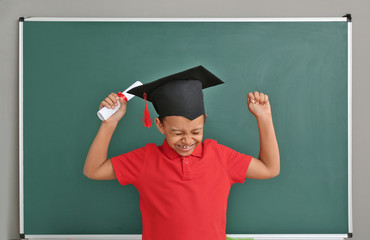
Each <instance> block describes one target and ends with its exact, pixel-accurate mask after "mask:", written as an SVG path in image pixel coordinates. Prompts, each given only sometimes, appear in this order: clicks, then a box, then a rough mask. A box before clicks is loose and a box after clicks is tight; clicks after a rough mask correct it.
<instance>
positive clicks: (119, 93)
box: [117, 92, 128, 102]
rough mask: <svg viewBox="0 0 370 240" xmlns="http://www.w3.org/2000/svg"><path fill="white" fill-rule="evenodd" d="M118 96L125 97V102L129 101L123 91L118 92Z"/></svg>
mask: <svg viewBox="0 0 370 240" xmlns="http://www.w3.org/2000/svg"><path fill="white" fill-rule="evenodd" d="M117 96H118V97H121V98H123V100H125V102H127V101H128V100H127V97H126V96H125V95H124V94H123V93H121V92H118V93H117Z"/></svg>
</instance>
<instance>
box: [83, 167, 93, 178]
mask: <svg viewBox="0 0 370 240" xmlns="http://www.w3.org/2000/svg"><path fill="white" fill-rule="evenodd" d="M82 173H83V175H85V177H87V178H90V179H94V177H93V176H92V174H91V173H90V172H88V171H86V170H85V169H84V170H83V171H82Z"/></svg>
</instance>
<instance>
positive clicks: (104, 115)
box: [97, 81, 143, 121]
mask: <svg viewBox="0 0 370 240" xmlns="http://www.w3.org/2000/svg"><path fill="white" fill-rule="evenodd" d="M141 85H143V84H142V83H141V82H140V81H136V82H135V83H134V84H132V85H131V86H130V87H129V88H127V89H126V90H125V91H123V92H122V94H123V95H125V96H126V98H127V101H129V100H130V99H131V98H133V97H135V95H132V94H129V93H127V92H128V91H129V90H130V89H132V88H134V87H137V86H141ZM117 103H118V105H117V106H116V107H115V108H113V109H111V108H106V107H103V108H102V109H100V110H99V111H98V112H97V114H98V117H99V118H100V120H102V121H104V120H107V119H108V118H110V116H112V115H113V114H114V113H115V112H117V110H118V109H119V108H120V106H121V104H120V103H119V101H117Z"/></svg>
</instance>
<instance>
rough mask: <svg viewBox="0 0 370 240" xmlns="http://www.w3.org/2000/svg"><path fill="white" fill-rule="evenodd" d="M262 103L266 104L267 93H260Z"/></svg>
mask: <svg viewBox="0 0 370 240" xmlns="http://www.w3.org/2000/svg"><path fill="white" fill-rule="evenodd" d="M260 103H261V104H264V103H265V94H263V93H260Z"/></svg>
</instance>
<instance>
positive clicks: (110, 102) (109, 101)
mask: <svg viewBox="0 0 370 240" xmlns="http://www.w3.org/2000/svg"><path fill="white" fill-rule="evenodd" d="M118 104H120V107H119V109H118V110H117V111H116V112H115V113H114V114H113V115H112V116H111V117H109V118H108V119H107V120H104V121H103V122H119V120H121V118H122V117H123V115H125V113H126V107H127V102H126V101H125V100H123V98H122V97H119V96H118V95H117V94H115V93H111V94H109V96H108V97H106V98H105V99H104V100H103V101H102V102H101V103H100V106H99V110H100V109H102V108H103V107H106V108H108V109H114V108H115V107H117V106H118Z"/></svg>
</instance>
